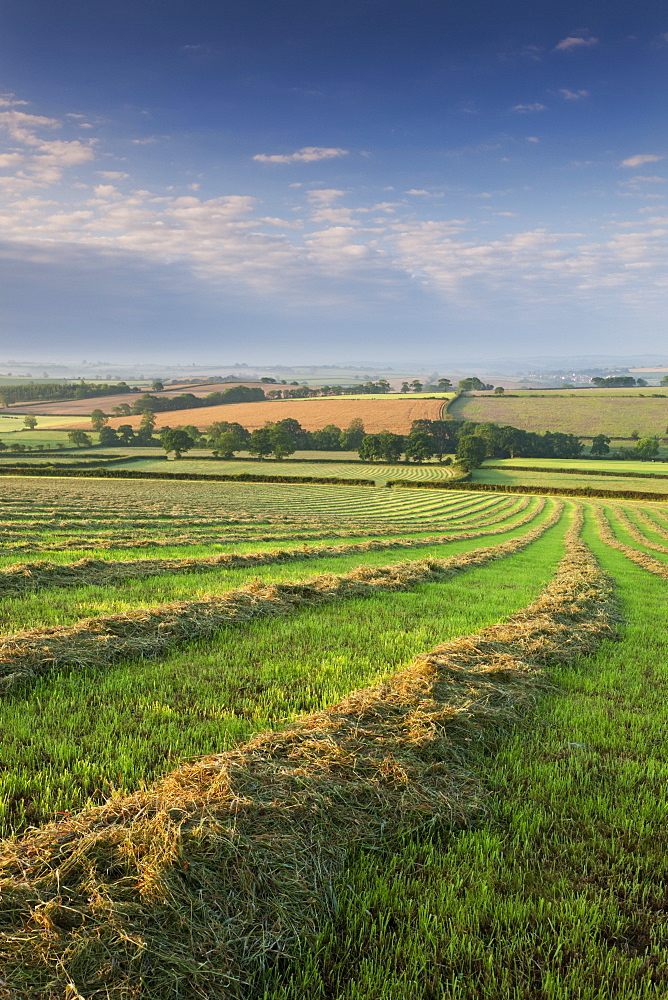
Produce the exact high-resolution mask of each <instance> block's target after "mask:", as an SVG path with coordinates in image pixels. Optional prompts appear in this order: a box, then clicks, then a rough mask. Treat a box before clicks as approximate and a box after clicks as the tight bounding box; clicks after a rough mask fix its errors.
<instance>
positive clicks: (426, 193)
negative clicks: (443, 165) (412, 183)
mask: <svg viewBox="0 0 668 1000" xmlns="http://www.w3.org/2000/svg"><path fill="white" fill-rule="evenodd" d="M406 194H412V195H415V196H417V195H424V197H425V198H428V197H429V191H425V189H424V188H411V189H410V191H407V192H406Z"/></svg>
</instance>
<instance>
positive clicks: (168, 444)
mask: <svg viewBox="0 0 668 1000" xmlns="http://www.w3.org/2000/svg"><path fill="white" fill-rule="evenodd" d="M160 442H161V444H162V447H163V448H164V449H165V451H166V453H167V454H168V455H169V453H170V451H173V452H174V458H181V456H182V455H183V454H184V452H186V451H190V449H191V448H192V446H193V444H194V442H193V439H192V438H191V436H190V434H188V432H187V431H186V430H183V428H181V427H175V428H174V430H168V431H166V432H165V433H164V434H161V435H160Z"/></svg>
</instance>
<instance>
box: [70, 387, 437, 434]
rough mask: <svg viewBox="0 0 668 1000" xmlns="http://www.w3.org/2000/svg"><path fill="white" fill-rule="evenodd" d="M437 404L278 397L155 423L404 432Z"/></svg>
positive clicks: (76, 424) (124, 420) (114, 422)
mask: <svg viewBox="0 0 668 1000" xmlns="http://www.w3.org/2000/svg"><path fill="white" fill-rule="evenodd" d="M442 408H443V400H442V399H411V398H410V397H406V396H393V397H391V398H390V397H387V396H384V397H383V398H382V399H373V400H369V399H364V398H341V399H328V398H326V397H325V398H316V399H281V400H267V401H266V402H265V403H226V404H224V405H223V406H204V407H201V408H198V409H194V410H172V411H170V412H167V413H158V414H156V425H155V426H156V428H157V429H158V430H159V429H160V428H161V427H176V426H177V425H179V424H193V425H194V426H195V427H199V428H201V429H202V430H204V429H205V428H206V427H209V426H210V425H211V424H213V423H215V422H216V421H217V420H228V421H230V422H234V421H236V422H237V423H239V424H241V426H242V427H246V428H248V430H255V428H257V427H264V425H265V424H266V423H268V422H269V423H271V422H273V421H277V420H283V419H284V418H285V417H292V418H293V419H295V420H298V421H299V423H300V424H301V425H302V427H304V428H305V429H306V430H307V431H315V430H319V429H320V428H322V427H326V426H327V424H335V425H336V426H337V427H348V426H349V424H350V422H351V420H354V419H356V418H358V417H359V418H360V419H361V420H362V421H363V423H364V428H365V430H366V432H367V434H376V433H378V432H379V431H393V432H394V433H395V434H408V432H409V431H410V429H411V423H412V421H413V420H422V419H425V418H426V419H429V420H438V419H439V418H440V415H441V410H442ZM140 423H141V417H113V418H112V419H111V420H110V421H109V426H110V427H119V426H120V425H121V424H130V425H131V426H132V427H134V428H135V429H138V428H139V424H140ZM58 426H59V427H62V428H65V429H67V430H70V429H72V428H84V429H85V428H89V427H90V421H81V420H79V421H77V420H70V421H68V420H63V423H62V424H59V425H58Z"/></svg>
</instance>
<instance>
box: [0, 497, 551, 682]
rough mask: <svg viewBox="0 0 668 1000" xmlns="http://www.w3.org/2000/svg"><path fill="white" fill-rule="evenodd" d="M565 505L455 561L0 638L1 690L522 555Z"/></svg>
mask: <svg viewBox="0 0 668 1000" xmlns="http://www.w3.org/2000/svg"><path fill="white" fill-rule="evenodd" d="M562 510H563V505H562V504H555V506H554V510H553V512H552V514H551V515H550V516H549V517H548V518H547V519H546V520H544V521H543V522H542V524H540V525H539V526H538V527H536V528H533V529H531V530H530V531H526V532H524V533H523V534H521V535H520V536H519V537H518V538H514V539H512V540H510V541H507V542H500V543H499V544H498V545H493V546H489V547H488V548H479V549H476V550H475V551H474V552H471V553H468V554H464V555H460V556H453V557H451V558H450V559H429V560H415V561H413V562H404V563H397V564H396V565H394V566H387V567H384V568H376V567H366V566H361V567H360V568H359V569H356V570H353V572H352V573H350V574H347V575H342V576H334V575H328V576H320V577H316V578H313V579H307V580H302V581H300V582H299V583H297V584H291V583H287V584H275V585H273V586H269V587H267V586H263V585H262V584H251V585H250V586H248V587H246V588H244V589H243V590H239V591H228V592H227V593H226V594H224V595H223V596H221V597H213V598H210V599H208V600H203V601H198V602H180V603H178V604H171V605H163V606H159V607H154V608H142V609H141V610H140V611H137V612H134V613H132V612H126V613H124V614H122V615H111V616H109V617H106V618H95V619H88V620H84V621H82V622H80V623H79V624H78V625H75V626H72V627H71V628H69V629H65V628H63V629H31V630H27V631H25V632H19V633H15V634H14V635H6V636H4V637H3V638H2V639H0V691H4V692H7V691H10V690H12V688H14V687H15V686H17V685H20V684H23V683H25V682H26V681H27V680H31V679H33V678H35V677H38V676H40V675H41V674H44V673H46V672H47V671H51V670H56V669H62V668H63V667H66V666H70V667H71V666H76V665H79V666H81V665H89V666H104V665H108V664H109V663H112V662H114V661H115V660H118V659H121V658H123V657H132V656H135V657H136V656H140V657H142V658H145V657H148V656H156V655H160V654H162V653H164V651H165V650H166V649H169V648H170V647H171V646H173V645H175V644H177V643H179V642H185V641H192V640H194V639H200V638H203V637H206V636H209V635H212V634H214V633H215V632H217V631H219V630H220V629H221V628H226V627H229V626H230V625H237V624H239V623H241V622H248V621H250V620H251V619H254V618H258V617H267V616H273V615H283V614H287V613H289V612H290V611H293V610H295V609H296V608H299V607H300V606H303V605H308V606H314V605H316V604H321V603H324V602H325V601H331V600H334V599H341V598H350V597H360V596H365V595H367V594H371V595H373V594H374V593H377V592H382V591H385V590H389V591H393V590H404V589H406V588H408V587H413V586H415V585H416V584H417V583H421V582H423V581H428V580H435V579H439V578H447V577H449V576H452V574H454V573H459V572H462V570H464V569H468V568H469V567H475V566H484V565H485V564H486V563H488V562H491V561H492V560H495V559H502V558H504V557H505V556H508V555H511V554H512V553H514V552H518V551H519V550H520V549H522V548H524V547H525V546H527V545H530V544H531V543H532V542H534V541H535V540H536V539H537V538H540V536H541V535H542V534H543V533H544V532H545V531H547V530H548V529H549V528H551V527H552V526H553V525H554V524H556V523H557V522H558V521H559V519H560V518H561V515H562Z"/></svg>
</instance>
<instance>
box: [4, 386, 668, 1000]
mask: <svg viewBox="0 0 668 1000" xmlns="http://www.w3.org/2000/svg"><path fill="white" fill-rule="evenodd" d="M309 405H312V404H311V403H309ZM225 409H230V407H226V408H225ZM164 464H167V463H164ZM169 464H170V465H172V464H174V465H179V464H185V463H169ZM202 464H208V463H202ZM211 464H215V465H216V466H217V465H219V464H220V465H230V464H233V463H211ZM238 464H240V465H244V466H245V465H246V464H247V463H238ZM258 464H263V465H264V464H268V463H258ZM280 464H281V465H282V467H283V468H285V467H287V465H288V464H289V463H287V462H284V463H280ZM295 464H296V465H298V463H295ZM344 465H345V463H340V462H335V463H323V468H332V469H337V470H338V469H339V468H340V467H342V466H344ZM372 468H374V469H376V470H377V469H378V468H379V467H373V466H372ZM409 471H415V472H419V473H422V472H426V471H427V470H426V469H420V468H419V467H417V468H411V469H410V470H409ZM443 471H444V472H445V471H446V470H443ZM495 471H496V472H497V474H499V475H502V474H505V475H509V476H512V475H513V473H512V472H511V471H510V470H508V471H506V470H503V471H502V472H498V470H488V473H487V474H491V473H492V472H495ZM482 473H483V474H484V470H482ZM517 474H519V473H517ZM535 475H541V474H540V473H535ZM543 475H544V476H548V475H549V473H543ZM564 478H565V479H568V480H569V483H568V484H567V485H569V486H572V483H571V482H570V480H572V479H575V478H577V477H575V476H564ZM582 478H583V479H587V481H588V482H589V481H590V480H591V479H593V478H594V477H584V476H583V477H582ZM631 481H633V480H625V482H631ZM642 482H644V483H646V482H647V481H646V480H642ZM653 482H654V480H652V483H653ZM2 487H3V489H2V494H1V496H0V521H1V522H2V535H1V536H0V620H1V622H2V634H1V635H0V728H1V729H2V732H3V740H2V742H1V743H0V837H4V838H6V839H4V840H0V899H1V901H2V902H1V903H0V997H2V996H3V991H4V994H6V996H7V997H8V998H11V1000H15V998H16V1000H66V998H67V1000H76V998H77V997H85V998H86V1000H103V998H117V1000H130V997H136V998H137V1000H165V998H168V997H174V998H176V997H179V998H180V1000H353V998H354V1000H380V998H383V1000H406V998H408V997H410V998H411V1000H412V998H416V1000H435V998H438V1000H479V998H482V1000H508V998H510V997H512V998H513V1000H536V998H537V997H540V998H541V1000H565V998H567V997H568V998H570V997H578V998H580V1000H603V998H604V997H608V996H614V997H623V998H624V1000H627V998H628V1000H650V998H651V1000H657V998H658V997H660V996H662V995H663V994H664V992H665V985H666V978H665V976H666V968H668V936H667V934H666V920H665V905H664V904H665V898H666V895H667V894H668V850H667V848H668V833H667V828H666V823H665V814H666V809H667V808H668V791H667V789H668V780H667V779H668V763H667V753H666V751H667V750H668V738H667V737H666V731H665V689H666V684H668V655H667V654H668V640H667V639H666V631H665V606H666V596H667V594H666V588H667V586H668V503H661V502H651V503H650V502H624V501H613V500H610V501H598V500H596V501H595V500H582V501H581V500H577V499H570V498H569V499H561V498H558V497H542V496H539V495H535V496H525V495H516V494H512V493H493V492H489V493H482V492H471V491H469V492H467V491H466V489H465V488H463V489H455V490H447V491H445V490H443V491H441V490H431V489H418V488H414V489H413V488H410V486H409V487H405V488H401V489H395V490H389V489H386V488H381V487H374V486H336V485H326V484H316V485H307V484H278V483H276V484H272V483H259V484H257V483H211V482H182V481H171V482H153V481H147V480H145V481H142V480H134V481H118V480H117V481H114V480H109V481H105V480H103V479H94V478H91V479H86V478H83V479H77V480H67V479H55V478H54V479H49V478H43V479H42V478H40V479H37V478H34V479H33V478H30V477H11V476H3V479H2ZM666 490H667V499H668V479H667V480H666Z"/></svg>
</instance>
